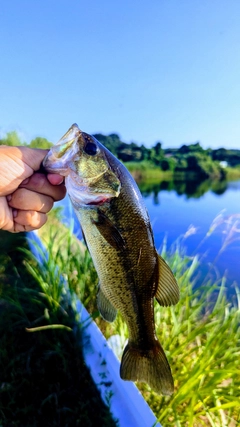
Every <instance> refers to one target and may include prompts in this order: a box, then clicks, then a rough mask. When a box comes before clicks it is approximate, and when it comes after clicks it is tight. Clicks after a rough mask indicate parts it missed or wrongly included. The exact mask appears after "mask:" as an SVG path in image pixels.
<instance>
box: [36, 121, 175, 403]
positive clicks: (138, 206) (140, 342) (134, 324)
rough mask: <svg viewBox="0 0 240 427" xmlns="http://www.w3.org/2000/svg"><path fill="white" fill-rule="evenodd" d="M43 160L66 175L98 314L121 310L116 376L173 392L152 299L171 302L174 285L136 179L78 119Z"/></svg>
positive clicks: (108, 315)
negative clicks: (124, 338)
mask: <svg viewBox="0 0 240 427" xmlns="http://www.w3.org/2000/svg"><path fill="white" fill-rule="evenodd" d="M43 166H44V168H45V169H46V170H47V171H48V172H51V173H59V174H61V175H63V176H65V183H66V187H67V192H68V194H69V197H70V199H71V202H72V204H73V207H74V210H75V212H76V214H77V217H78V219H79V221H80V224H81V227H82V231H83V235H84V238H85V241H86V243H87V246H88V249H89V251H90V254H91V256H92V259H93V262H94V265H95V268H96V271H97V274H98V277H99V287H98V295H97V304H98V309H99V312H100V314H101V315H102V317H103V318H104V319H105V320H107V321H109V322H112V321H113V320H114V319H115V317H116V314H117V310H119V311H120V312H121V314H122V316H123V318H124V320H125V322H126V324H127V327H128V332H129V339H128V344H127V345H126V347H125V349H124V352H123V356H122V361H121V367H120V376H121V378H122V379H124V380H131V381H137V380H138V381H143V382H147V383H148V384H149V385H150V387H151V388H152V389H153V390H155V391H156V392H158V393H162V394H166V395H170V394H172V393H173V390H174V385H173V378H172V374H171V369H170V366H169V363H168V361H167V358H166V355H165V353H164V351H163V348H162V346H161V344H160V343H159V341H158V339H157V337H156V333H155V324H154V298H156V300H157V301H158V302H159V304H160V305H162V306H169V305H172V304H176V303H177V302H178V300H179V289H178V285H177V282H176V280H175V278H174V275H173V273H172V272H171V270H170V268H169V267H168V265H167V264H166V262H165V261H164V260H163V258H161V257H160V256H159V255H158V253H157V251H156V249H155V246H154V239H153V233H152V228H151V225H150V220H149V216H148V213H147V210H146V208H145V206H144V203H143V199H142V196H141V193H140V191H139V189H138V186H137V184H136V183H135V181H134V179H133V178H132V176H131V175H130V173H129V172H128V170H127V169H126V168H125V166H124V165H123V164H122V163H121V162H120V161H119V160H118V159H117V158H116V157H115V156H113V154H112V153H110V151H109V150H107V148H106V147H104V146H103V145H102V144H101V143H100V142H99V141H97V140H96V138H94V137H93V136H90V135H88V134H87V133H84V132H82V131H81V130H80V129H79V128H78V126H77V125H76V124H74V125H72V127H71V128H70V129H69V130H68V132H67V133H66V134H65V135H64V136H63V137H62V138H61V140H60V141H59V142H58V143H57V144H56V145H55V146H53V147H52V148H51V150H50V151H49V153H48V154H47V156H46V157H45V159H44V162H43Z"/></svg>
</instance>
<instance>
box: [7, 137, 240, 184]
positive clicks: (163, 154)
mask: <svg viewBox="0 0 240 427" xmlns="http://www.w3.org/2000/svg"><path fill="white" fill-rule="evenodd" d="M94 137H95V138H97V139H98V141H100V142H101V143H102V144H104V145H105V146H106V147H107V148H108V149H109V150H110V151H111V152H112V153H113V154H114V155H115V156H116V157H118V158H119V159H120V160H121V161H123V162H125V163H129V162H131V163H136V164H137V163H141V164H144V165H145V166H146V167H152V166H154V167H157V168H159V169H161V170H162V171H171V172H173V173H174V174H179V173H188V174H189V175H191V174H194V175H197V176H198V177H200V178H201V179H205V178H209V177H218V178H224V177H225V175H226V166H229V167H232V168H235V167H237V168H239V169H240V150H237V149H232V150H230V149H226V148H219V149H211V148H208V149H204V148H203V147H202V146H201V145H200V143H199V142H196V143H192V144H188V145H187V144H184V145H182V146H181V147H180V148H167V149H163V148H162V143H161V142H160V141H157V142H156V143H155V145H154V146H153V147H151V148H147V147H146V146H145V145H144V144H141V145H139V144H137V143H135V142H131V143H126V142H124V141H122V140H121V138H120V136H119V135H118V134H117V133H112V134H110V135H103V134H101V133H98V134H94ZM1 144H4V145H12V146H16V145H27V146H28V147H32V148H44V149H47V148H50V147H51V146H52V145H53V144H52V143H51V142H50V141H48V140H47V139H46V138H42V137H36V138H34V139H33V140H32V141H31V142H30V143H29V144H27V143H25V142H22V141H21V139H20V137H19V135H18V133H17V132H16V131H13V132H8V133H7V134H6V136H5V137H4V138H2V139H0V145H1Z"/></svg>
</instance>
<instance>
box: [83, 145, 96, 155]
mask: <svg viewBox="0 0 240 427" xmlns="http://www.w3.org/2000/svg"><path fill="white" fill-rule="evenodd" d="M84 151H85V153H86V154H89V156H94V155H95V154H96V153H97V146H96V144H94V142H88V143H87V144H86V146H85V148H84Z"/></svg>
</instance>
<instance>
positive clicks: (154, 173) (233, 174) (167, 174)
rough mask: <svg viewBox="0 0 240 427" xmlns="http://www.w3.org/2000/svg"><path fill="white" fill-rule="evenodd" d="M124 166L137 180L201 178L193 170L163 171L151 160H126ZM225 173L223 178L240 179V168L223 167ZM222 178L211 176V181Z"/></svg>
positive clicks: (228, 179)
mask: <svg viewBox="0 0 240 427" xmlns="http://www.w3.org/2000/svg"><path fill="white" fill-rule="evenodd" d="M125 166H126V167H127V168H128V170H129V171H130V172H131V174H132V176H133V177H134V179H135V180H136V181H137V182H141V181H145V182H148V183H149V182H160V181H173V180H175V181H188V180H198V181H199V180H200V181H201V180H202V181H204V180H203V179H202V178H199V175H198V174H197V173H196V172H194V171H189V170H187V169H186V171H174V170H167V171H163V170H162V169H160V168H159V167H157V166H156V165H154V164H153V163H151V162H148V161H143V162H127V163H125ZM224 170H225V173H226V177H225V180H227V181H233V180H238V179H240V168H237V167H235V168H231V167H227V168H225V169H224ZM221 180H222V179H220V177H215V178H214V177H213V178H212V179H211V181H212V182H214V181H215V182H220V181H221Z"/></svg>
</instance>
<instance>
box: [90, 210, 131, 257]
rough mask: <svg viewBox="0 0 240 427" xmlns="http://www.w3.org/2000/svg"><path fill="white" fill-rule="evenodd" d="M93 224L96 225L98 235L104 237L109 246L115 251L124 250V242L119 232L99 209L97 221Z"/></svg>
mask: <svg viewBox="0 0 240 427" xmlns="http://www.w3.org/2000/svg"><path fill="white" fill-rule="evenodd" d="M93 224H95V225H96V227H97V229H98V231H99V233H100V234H101V235H102V236H103V237H104V239H105V240H106V241H107V242H108V243H109V245H111V246H112V247H113V248H115V249H116V250H119V249H120V250H124V249H125V241H124V239H123V237H122V235H121V233H120V231H119V230H118V229H117V227H116V226H115V225H114V224H113V223H112V221H111V220H110V219H109V218H108V217H107V216H106V215H104V213H103V212H102V211H101V210H100V209H99V210H98V219H97V221H93Z"/></svg>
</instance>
